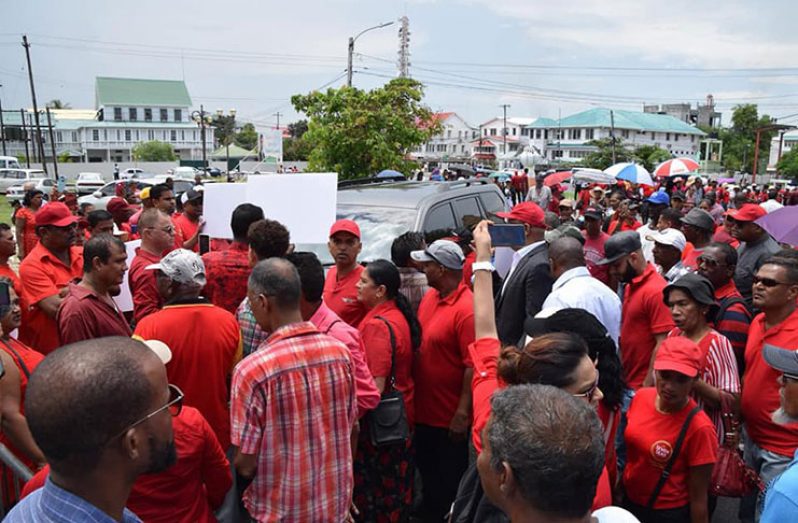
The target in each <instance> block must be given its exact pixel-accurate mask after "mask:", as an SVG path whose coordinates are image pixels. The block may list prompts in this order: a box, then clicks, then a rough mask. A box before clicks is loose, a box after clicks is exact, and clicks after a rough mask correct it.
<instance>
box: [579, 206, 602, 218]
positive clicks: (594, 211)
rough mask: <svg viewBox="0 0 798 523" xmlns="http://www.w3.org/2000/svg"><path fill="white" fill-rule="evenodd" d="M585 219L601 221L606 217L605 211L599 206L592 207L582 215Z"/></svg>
mask: <svg viewBox="0 0 798 523" xmlns="http://www.w3.org/2000/svg"><path fill="white" fill-rule="evenodd" d="M582 216H584V217H585V218H593V219H594V220H601V219H602V218H603V217H604V209H603V208H601V207H600V206H598V205H591V206H590V207H588V208H587V209H585V212H584V213H582Z"/></svg>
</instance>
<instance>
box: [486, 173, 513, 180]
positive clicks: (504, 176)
mask: <svg viewBox="0 0 798 523" xmlns="http://www.w3.org/2000/svg"><path fill="white" fill-rule="evenodd" d="M488 178H490V179H492V180H496V179H498V180H499V181H500V182H506V181H507V180H509V179H510V175H509V174H508V173H505V172H501V171H495V172H492V173H490V175H488Z"/></svg>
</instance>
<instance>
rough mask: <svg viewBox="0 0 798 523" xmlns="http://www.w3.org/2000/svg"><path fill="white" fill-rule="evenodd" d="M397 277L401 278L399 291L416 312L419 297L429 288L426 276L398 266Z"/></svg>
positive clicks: (419, 300)
mask: <svg viewBox="0 0 798 523" xmlns="http://www.w3.org/2000/svg"><path fill="white" fill-rule="evenodd" d="M399 277H400V278H401V279H402V280H401V281H402V283H401V286H400V287H399V292H401V293H402V294H404V296H405V298H407V301H409V302H410V306H411V307H413V312H415V313H418V306H419V304H420V303H421V299H422V298H423V297H424V295H425V294H426V293H427V291H428V290H429V284H427V276H426V275H425V274H424V273H423V272H420V271H417V270H415V269H412V268H410V267H399ZM469 285H470V282H469Z"/></svg>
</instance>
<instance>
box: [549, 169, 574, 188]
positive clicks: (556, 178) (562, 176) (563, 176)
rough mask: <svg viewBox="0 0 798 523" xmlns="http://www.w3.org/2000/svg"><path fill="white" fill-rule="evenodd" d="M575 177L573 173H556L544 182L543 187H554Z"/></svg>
mask: <svg viewBox="0 0 798 523" xmlns="http://www.w3.org/2000/svg"><path fill="white" fill-rule="evenodd" d="M573 175H574V173H573V171H559V172H556V173H551V174H549V175H548V176H546V178H545V179H544V180H543V185H545V186H547V187H552V186H554V185H558V184H560V183H562V182H564V181H565V180H568V179H570V178H571V177H572V176H573Z"/></svg>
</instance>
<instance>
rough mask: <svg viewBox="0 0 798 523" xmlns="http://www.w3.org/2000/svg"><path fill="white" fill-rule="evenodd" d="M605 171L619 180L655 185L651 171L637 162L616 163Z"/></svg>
mask: <svg viewBox="0 0 798 523" xmlns="http://www.w3.org/2000/svg"><path fill="white" fill-rule="evenodd" d="M604 172H605V173H607V174H609V175H612V176H614V177H615V178H616V179H617V180H626V181H627V182H632V183H636V184H639V185H651V186H653V185H654V180H652V179H651V173H649V172H648V171H647V170H646V168H645V167H643V166H642V165H639V164H636V163H630V162H622V163H616V164H615V165H613V166H611V167H608V168H606V169H604Z"/></svg>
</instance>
